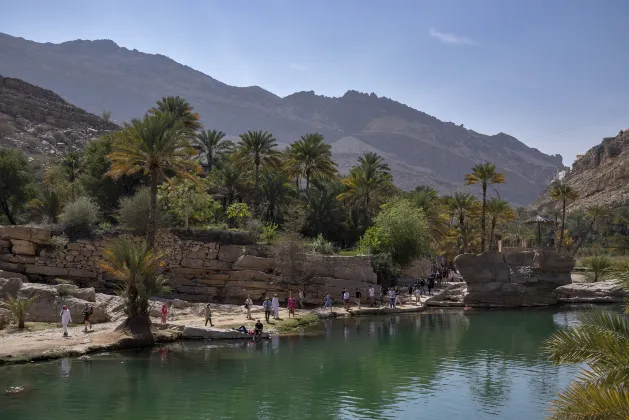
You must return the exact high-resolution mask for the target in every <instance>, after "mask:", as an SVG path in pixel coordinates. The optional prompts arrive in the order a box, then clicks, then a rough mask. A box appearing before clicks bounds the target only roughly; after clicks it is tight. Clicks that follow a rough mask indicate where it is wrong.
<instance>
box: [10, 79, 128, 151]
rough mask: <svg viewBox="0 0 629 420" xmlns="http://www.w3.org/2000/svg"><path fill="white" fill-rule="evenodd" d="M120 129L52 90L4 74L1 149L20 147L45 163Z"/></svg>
mask: <svg viewBox="0 0 629 420" xmlns="http://www.w3.org/2000/svg"><path fill="white" fill-rule="evenodd" d="M117 128H119V127H118V126H117V125H116V124H114V123H111V122H106V121H103V120H102V119H101V118H99V117H97V116H96V115H94V114H90V113H89V112H86V111H84V110H82V109H81V108H77V107H76V106H74V105H72V104H69V103H68V102H66V101H65V100H64V99H63V98H61V97H60V96H59V95H57V94H56V93H54V92H52V91H50V90H46V89H42V88H40V87H37V86H34V85H32V84H30V83H26V82H24V81H22V80H20V79H14V78H10V77H2V75H0V147H15V148H19V149H22V150H23V151H24V152H25V153H26V154H27V155H29V156H30V157H31V158H33V159H35V158H44V160H45V158H46V157H55V156H57V157H59V156H63V155H65V154H66V153H68V152H69V151H72V150H80V149H81V148H82V147H83V146H84V145H85V143H86V142H88V141H90V140H91V139H93V138H96V137H98V136H100V135H102V134H104V133H106V132H108V131H111V130H115V129H117Z"/></svg>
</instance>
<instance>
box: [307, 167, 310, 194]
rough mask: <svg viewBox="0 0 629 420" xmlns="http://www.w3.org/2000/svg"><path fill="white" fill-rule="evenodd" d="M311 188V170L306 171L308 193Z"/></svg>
mask: <svg viewBox="0 0 629 420" xmlns="http://www.w3.org/2000/svg"><path fill="white" fill-rule="evenodd" d="M309 190H310V170H307V171H306V195H308V191H309Z"/></svg>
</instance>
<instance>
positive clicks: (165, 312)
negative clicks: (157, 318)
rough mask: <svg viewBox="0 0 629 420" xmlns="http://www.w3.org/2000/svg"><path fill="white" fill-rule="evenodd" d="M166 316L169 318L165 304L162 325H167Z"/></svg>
mask: <svg viewBox="0 0 629 420" xmlns="http://www.w3.org/2000/svg"><path fill="white" fill-rule="evenodd" d="M166 316H168V307H167V306H166V304H165V303H164V304H163V305H162V324H165V323H166Z"/></svg>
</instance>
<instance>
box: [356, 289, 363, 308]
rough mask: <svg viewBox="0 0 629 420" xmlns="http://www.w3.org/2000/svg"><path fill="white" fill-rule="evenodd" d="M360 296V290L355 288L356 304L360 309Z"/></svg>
mask: <svg viewBox="0 0 629 420" xmlns="http://www.w3.org/2000/svg"><path fill="white" fill-rule="evenodd" d="M361 297H362V293H360V290H358V289H356V306H358V309H360V298H361Z"/></svg>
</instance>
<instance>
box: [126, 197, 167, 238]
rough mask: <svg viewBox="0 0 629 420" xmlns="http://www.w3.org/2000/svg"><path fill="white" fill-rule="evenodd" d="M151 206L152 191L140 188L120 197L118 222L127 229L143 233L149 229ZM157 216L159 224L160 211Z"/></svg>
mask: <svg viewBox="0 0 629 420" xmlns="http://www.w3.org/2000/svg"><path fill="white" fill-rule="evenodd" d="M150 206H151V192H150V191H149V189H148V188H140V189H139V190H138V191H137V192H136V193H135V194H134V195H132V196H130V197H123V198H121V199H120V207H119V208H118V222H119V223H120V225H121V226H122V227H124V228H125V229H128V230H130V231H133V232H135V233H138V234H141V235H143V234H145V233H146V232H147V231H148V222H149V211H150ZM156 217H157V223H158V225H159V221H160V220H161V219H160V215H159V213H158V215H157V216H156Z"/></svg>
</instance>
